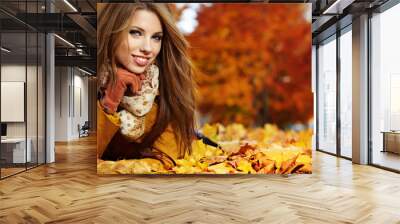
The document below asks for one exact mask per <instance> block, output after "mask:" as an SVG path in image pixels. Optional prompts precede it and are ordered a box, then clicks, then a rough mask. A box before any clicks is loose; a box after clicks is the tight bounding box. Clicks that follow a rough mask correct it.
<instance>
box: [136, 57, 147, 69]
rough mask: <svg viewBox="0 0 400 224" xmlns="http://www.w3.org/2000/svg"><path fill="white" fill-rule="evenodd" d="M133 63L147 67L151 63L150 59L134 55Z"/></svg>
mask: <svg viewBox="0 0 400 224" xmlns="http://www.w3.org/2000/svg"><path fill="white" fill-rule="evenodd" d="M133 61H134V62H135V63H136V64H137V65H139V66H142V67H144V66H146V65H147V64H148V63H149V58H145V57H140V56H136V55H133Z"/></svg>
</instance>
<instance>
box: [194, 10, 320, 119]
mask: <svg viewBox="0 0 400 224" xmlns="http://www.w3.org/2000/svg"><path fill="white" fill-rule="evenodd" d="M306 7H307V6H306V5H305V4H212V5H211V6H204V5H203V6H202V7H201V8H200V10H199V12H198V16H197V19H198V26H197V27H196V29H195V31H194V32H192V33H191V34H189V35H188V36H187V39H188V40H189V41H190V44H191V46H192V48H191V51H190V54H191V57H192V59H193V61H194V64H195V66H196V67H197V69H198V71H197V73H196V81H197V84H198V86H199V99H198V100H199V101H198V108H199V110H200V112H201V113H202V114H209V115H211V120H210V121H209V122H221V123H223V124H228V123H231V122H239V123H243V124H245V125H263V124H265V123H275V124H278V125H279V126H284V125H287V124H291V123H295V122H302V123H306V122H308V121H309V119H310V118H312V113H313V101H312V93H311V23H310V21H308V20H307V19H306V17H305V12H306Z"/></svg>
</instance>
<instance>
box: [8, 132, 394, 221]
mask: <svg viewBox="0 0 400 224" xmlns="http://www.w3.org/2000/svg"><path fill="white" fill-rule="evenodd" d="M313 167H314V168H313V174H310V175H293V176H289V177H283V176H274V175H265V176H259V175H257V176H247V175H240V176H225V175H224V176H193V175H190V176H162V175H157V176H143V175H141V176H124V175H117V176H98V175H97V174H96V141H95V138H93V137H89V138H83V139H81V140H79V141H74V142H70V143H68V144H65V143H62V144H57V145H56V163H54V164H49V165H45V166H41V167H38V168H35V169H32V170H29V171H27V172H25V173H21V174H18V175H16V176H13V177H10V178H7V179H5V180H2V181H0V201H1V203H0V223H45V222H46V223H119V224H120V223H400V212H399V211H400V200H398V199H399V198H400V175H399V174H396V173H392V172H388V171H384V170H381V169H378V168H375V167H370V166H362V165H355V164H352V163H351V162H350V161H348V160H343V159H339V158H336V157H333V156H330V155H327V154H323V153H320V152H314V155H313Z"/></svg>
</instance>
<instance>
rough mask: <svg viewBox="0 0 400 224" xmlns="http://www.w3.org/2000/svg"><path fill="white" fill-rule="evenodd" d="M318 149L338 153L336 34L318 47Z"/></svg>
mask: <svg viewBox="0 0 400 224" xmlns="http://www.w3.org/2000/svg"><path fill="white" fill-rule="evenodd" d="M318 149H319V150H322V151H326V152H330V153H336V36H333V37H331V38H329V39H328V40H327V41H326V42H325V43H322V44H321V45H319V48H318Z"/></svg>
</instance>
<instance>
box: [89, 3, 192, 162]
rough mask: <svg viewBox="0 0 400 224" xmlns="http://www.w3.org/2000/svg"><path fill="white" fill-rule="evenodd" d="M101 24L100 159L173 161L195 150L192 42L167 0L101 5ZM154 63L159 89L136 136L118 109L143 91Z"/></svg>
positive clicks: (99, 24) (98, 61) (99, 46)
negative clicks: (163, 0) (125, 130)
mask: <svg viewBox="0 0 400 224" xmlns="http://www.w3.org/2000/svg"><path fill="white" fill-rule="evenodd" d="M97 26H98V34H97V37H98V53H97V70H98V74H99V87H100V88H99V93H100V94H99V103H98V156H99V158H101V159H103V160H120V159H135V158H147V157H150V158H155V159H157V160H159V161H161V162H162V163H163V164H164V165H165V166H172V165H173V164H174V160H176V159H178V158H181V157H183V156H184V155H185V154H186V153H190V151H191V144H192V140H193V136H195V118H194V111H195V99H194V91H195V86H194V81H193V68H192V64H191V62H190V60H189V58H188V55H187V49H188V43H187V42H186V41H185V39H184V37H183V35H182V34H181V33H180V32H179V31H178V29H177V27H176V26H175V22H174V20H173V16H172V14H171V11H170V10H169V8H168V6H167V5H165V4H152V3H130V4H117V3H112V4H100V7H99V15H98V25H97ZM152 66H157V68H158V70H159V76H158V80H157V81H158V89H157V92H158V94H157V96H156V97H155V99H154V102H152V104H151V105H152V106H151V109H150V111H149V112H148V113H146V114H144V116H143V119H144V121H143V123H144V128H143V130H144V131H143V134H142V135H141V136H140V138H137V139H135V140H132V139H129V138H127V136H125V135H123V134H122V133H121V131H120V128H121V127H120V126H121V119H120V115H121V113H118V112H119V111H120V107H121V102H122V100H123V99H124V98H125V97H126V96H135V95H138V93H140V91H141V88H142V84H143V81H144V80H145V76H146V74H149V72H148V71H149V69H150V68H151V67H152ZM133 106H134V105H133ZM138 118H140V117H138Z"/></svg>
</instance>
